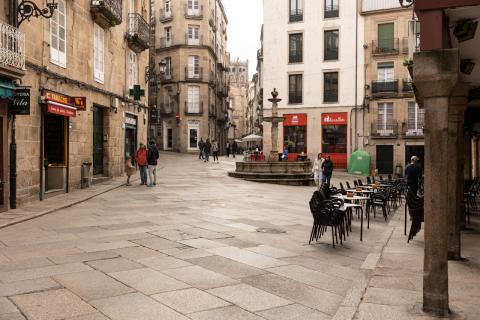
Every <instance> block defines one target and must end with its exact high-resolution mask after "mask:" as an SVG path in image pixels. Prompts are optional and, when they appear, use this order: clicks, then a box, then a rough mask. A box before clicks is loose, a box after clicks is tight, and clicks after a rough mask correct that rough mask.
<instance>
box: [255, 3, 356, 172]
mask: <svg viewBox="0 0 480 320" xmlns="http://www.w3.org/2000/svg"><path fill="white" fill-rule="evenodd" d="M359 6H360V2H358V4H357V3H356V1H354V0H264V33H263V58H264V59H263V74H262V83H263V88H264V89H265V93H264V94H263V106H264V114H265V116H268V115H269V114H270V112H271V111H270V110H271V103H270V102H268V99H269V98H270V97H271V95H270V92H271V91H273V89H274V88H276V89H277V91H278V92H279V98H281V99H282V101H281V102H280V103H279V114H280V115H283V116H284V118H285V119H284V121H283V123H281V124H280V126H279V141H278V146H279V150H282V148H284V147H288V148H289V154H290V155H289V160H292V161H294V160H296V157H297V156H298V154H301V153H302V152H303V153H306V154H307V155H308V156H309V158H311V159H313V158H314V157H316V155H317V154H318V153H323V154H328V155H330V156H331V157H332V159H333V161H334V163H335V164H336V167H337V168H346V167H347V159H348V157H349V155H350V153H351V152H352V151H353V150H355V149H357V148H358V147H360V146H359V145H358V141H359V135H361V132H362V131H363V128H361V126H362V105H363V92H364V90H363V88H364V85H365V83H364V74H363V72H364V71H363V70H364V65H363V64H364V48H363V44H364V41H363V34H364V32H363V17H361V16H360V15H359V14H358V12H359ZM356 106H357V108H356ZM356 123H357V124H358V125H355V124H356ZM263 125H264V127H263V129H264V130H263V134H264V151H265V152H267V153H268V152H270V149H271V138H270V136H271V135H270V124H269V123H264V124H263Z"/></svg>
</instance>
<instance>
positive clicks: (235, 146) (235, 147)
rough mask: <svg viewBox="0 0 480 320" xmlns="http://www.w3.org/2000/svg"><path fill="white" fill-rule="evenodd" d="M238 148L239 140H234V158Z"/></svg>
mask: <svg viewBox="0 0 480 320" xmlns="http://www.w3.org/2000/svg"><path fill="white" fill-rule="evenodd" d="M237 148H238V145H237V141H235V140H234V141H233V144H232V154H233V157H234V158H235V155H236V154H237Z"/></svg>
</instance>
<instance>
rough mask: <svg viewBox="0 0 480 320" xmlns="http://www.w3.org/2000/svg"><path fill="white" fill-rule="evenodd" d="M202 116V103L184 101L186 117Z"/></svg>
mask: <svg viewBox="0 0 480 320" xmlns="http://www.w3.org/2000/svg"><path fill="white" fill-rule="evenodd" d="M202 114H203V101H197V102H191V101H185V115H186V116H200V115H202Z"/></svg>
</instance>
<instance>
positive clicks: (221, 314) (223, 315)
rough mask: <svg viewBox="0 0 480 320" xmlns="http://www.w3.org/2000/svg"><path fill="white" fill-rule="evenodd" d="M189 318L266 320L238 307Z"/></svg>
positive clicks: (194, 319)
mask: <svg viewBox="0 0 480 320" xmlns="http://www.w3.org/2000/svg"><path fill="white" fill-rule="evenodd" d="M188 316H189V317H190V318H192V319H193V320H227V319H228V320H265V319H264V318H262V317H260V316H258V315H255V314H253V313H251V312H248V311H246V310H243V309H241V308H239V307H236V306H230V307H225V308H218V309H214V310H207V311H202V312H197V313H192V314H189V315H188Z"/></svg>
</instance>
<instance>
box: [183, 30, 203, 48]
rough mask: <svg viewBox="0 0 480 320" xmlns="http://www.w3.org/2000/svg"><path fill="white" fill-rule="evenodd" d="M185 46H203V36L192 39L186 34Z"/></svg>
mask: <svg viewBox="0 0 480 320" xmlns="http://www.w3.org/2000/svg"><path fill="white" fill-rule="evenodd" d="M185 44H186V45H187V46H203V36H202V35H199V36H198V38H194V37H193V38H192V37H190V36H189V34H188V32H187V33H186V34H185Z"/></svg>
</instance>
